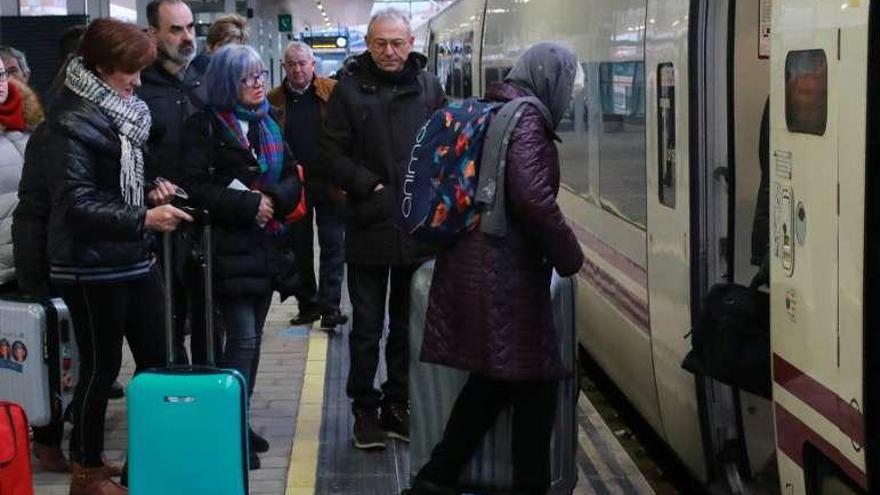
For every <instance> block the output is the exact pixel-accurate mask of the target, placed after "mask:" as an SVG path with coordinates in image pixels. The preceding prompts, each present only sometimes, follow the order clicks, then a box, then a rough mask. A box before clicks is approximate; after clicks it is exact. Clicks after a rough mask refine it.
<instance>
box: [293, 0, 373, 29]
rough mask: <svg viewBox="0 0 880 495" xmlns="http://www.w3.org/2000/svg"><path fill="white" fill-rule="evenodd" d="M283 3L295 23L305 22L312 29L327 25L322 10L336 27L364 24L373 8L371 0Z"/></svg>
mask: <svg viewBox="0 0 880 495" xmlns="http://www.w3.org/2000/svg"><path fill="white" fill-rule="evenodd" d="M283 4H284V6H285V7H286V8H287V9H289V10H287V9H285V10H287V11H288V12H290V13H291V14H293V17H294V22H295V23H296V24H298V25H302V24H307V25H309V26H311V28H312V30H319V29H324V28H325V27H327V26H326V24H325V17H324V16H323V15H322V12H323V13H325V14H326V20H327V21H329V22H330V24H331V26H332V27H333V28H336V26H343V27H345V26H358V25H361V24H366V23H367V22H368V21H369V20H370V13H371V12H372V10H373V0H283ZM319 6H322V7H323V10H322V9H321V8H319ZM300 23H302V24H300Z"/></svg>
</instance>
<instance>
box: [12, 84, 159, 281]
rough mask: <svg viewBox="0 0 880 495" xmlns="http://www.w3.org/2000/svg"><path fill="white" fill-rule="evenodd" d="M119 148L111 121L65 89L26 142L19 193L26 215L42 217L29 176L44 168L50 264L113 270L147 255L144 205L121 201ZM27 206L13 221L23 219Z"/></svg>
mask: <svg viewBox="0 0 880 495" xmlns="http://www.w3.org/2000/svg"><path fill="white" fill-rule="evenodd" d="M121 146H122V145H121V142H120V140H119V136H118V134H117V133H116V131H115V130H114V129H113V127H112V124H111V122H110V119H109V118H108V117H106V116H105V114H104V113H103V112H102V111H101V110H100V109H99V108H98V107H97V105H95V104H93V103H91V102H89V101H87V100H85V99H83V98H81V97H79V96H77V95H76V94H74V93H73V92H71V91H70V90H65V91H64V92H63V93H62V94H61V96H60V98H59V100H58V102H57V103H56V105H55V107H54V108H53V110H52V113H51V114H50V115H49V117H48V119H47V120H46V122H44V123H43V124H42V125H41V126H40V127H39V128H38V129H37V131H36V132H35V133H34V135H33V136H32V137H31V142H30V143H29V146H28V151H29V153H28V154H27V157H26V163H25V166H24V168H25V170H27V172H26V177H23V181H22V186H21V192H20V194H22V195H23V203H25V204H26V205H28V204H30V205H31V206H32V207H33V209H31V210H30V213H32V214H33V215H34V216H33V217H32V218H39V216H40V215H43V214H44V212H41V211H40V210H41V209H42V208H43V207H44V206H45V202H44V199H43V198H41V197H38V196H39V195H40V194H41V193H40V192H39V191H38V189H39V183H38V181H39V178H38V177H36V175H34V174H39V173H40V172H41V171H45V174H46V183H47V185H48V188H49V195H50V200H51V206H50V207H49V209H50V214H49V234H48V246H49V259H50V262H51V263H52V264H53V265H68V266H77V267H119V266H128V265H131V264H135V263H140V262H142V261H144V260H147V259H150V258H151V257H152V256H153V255H152V253H151V246H152V241H153V236H152V234H151V233H150V232H149V231H148V230H146V229H145V228H144V220H145V217H146V213H147V207H146V206H132V205H128V204H126V203H125V201H124V200H123V198H122V193H121V191H120V188H119V172H120V156H121V153H122V149H121ZM38 151H39V152H38ZM31 162H35V163H31ZM32 186H33V188H32ZM31 194H34V195H36V196H35V197H34V198H30V197H29V196H30V195H31ZM31 199H33V201H31ZM28 208H30V207H28ZM28 208H25V211H21V212H16V216H17V217H18V218H22V217H27V216H28V215H29V214H30V213H29V211H28Z"/></svg>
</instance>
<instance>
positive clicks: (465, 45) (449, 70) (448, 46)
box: [434, 31, 474, 100]
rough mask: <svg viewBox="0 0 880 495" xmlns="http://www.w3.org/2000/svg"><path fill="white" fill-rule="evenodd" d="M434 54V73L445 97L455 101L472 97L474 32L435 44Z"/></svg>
mask: <svg viewBox="0 0 880 495" xmlns="http://www.w3.org/2000/svg"><path fill="white" fill-rule="evenodd" d="M436 53H437V55H436V57H437V58H436V62H435V65H434V67H435V73H436V74H437V77H438V78H439V79H440V83H441V84H442V85H443V90H444V91H446V96H448V97H450V98H452V99H456V100H458V99H462V98H470V97H471V96H473V88H472V86H473V84H472V82H471V75H472V74H473V72H472V71H471V66H472V64H473V59H474V57H473V53H474V32H473V31H468V32H467V33H464V34H463V35H461V36H459V37H455V38H451V39H448V40H446V41H442V42H439V43H437V48H436Z"/></svg>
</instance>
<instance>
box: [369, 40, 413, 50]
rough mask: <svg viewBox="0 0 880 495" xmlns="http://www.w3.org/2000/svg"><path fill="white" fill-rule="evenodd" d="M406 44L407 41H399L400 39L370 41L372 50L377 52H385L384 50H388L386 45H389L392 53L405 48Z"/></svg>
mask: <svg viewBox="0 0 880 495" xmlns="http://www.w3.org/2000/svg"><path fill="white" fill-rule="evenodd" d="M408 44H409V41H407V40H405V39H401V38H397V39H393V40H386V39H382V38H377V39H373V40H370V45H371V46H373V47H374V48H378V49H379V50H385V49H386V48H388V45H391V48H393V49H394V51H400V50H402V49H404V48H406V46H407V45H408Z"/></svg>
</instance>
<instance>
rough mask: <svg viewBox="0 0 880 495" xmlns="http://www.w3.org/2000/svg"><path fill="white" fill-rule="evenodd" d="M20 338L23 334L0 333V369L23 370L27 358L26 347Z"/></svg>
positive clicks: (22, 337)
mask: <svg viewBox="0 0 880 495" xmlns="http://www.w3.org/2000/svg"><path fill="white" fill-rule="evenodd" d="M22 339H24V334H21V335H16V334H12V333H2V334H0V369H6V370H11V371H14V372H17V373H22V372H24V365H25V363H26V362H27V360H28V348H27V346H26V345H25V343H24V342H23V341H22Z"/></svg>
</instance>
